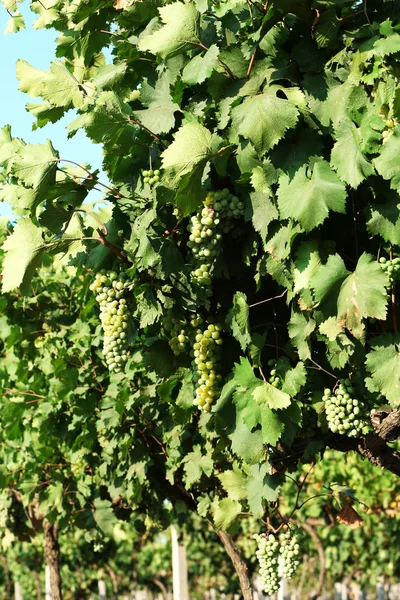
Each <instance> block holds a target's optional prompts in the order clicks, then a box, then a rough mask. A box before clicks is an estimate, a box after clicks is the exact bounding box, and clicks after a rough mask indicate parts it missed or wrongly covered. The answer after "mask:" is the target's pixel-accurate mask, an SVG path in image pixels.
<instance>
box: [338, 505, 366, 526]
mask: <svg viewBox="0 0 400 600" xmlns="http://www.w3.org/2000/svg"><path fill="white" fill-rule="evenodd" d="M337 520H338V521H339V523H344V524H345V525H349V527H351V529H357V527H360V526H361V523H362V522H363V519H362V517H361V515H359V514H358V512H357V511H356V510H354V508H353V507H352V506H350V504H345V505H344V506H343V508H342V510H341V511H340V513H339V514H338V516H337Z"/></svg>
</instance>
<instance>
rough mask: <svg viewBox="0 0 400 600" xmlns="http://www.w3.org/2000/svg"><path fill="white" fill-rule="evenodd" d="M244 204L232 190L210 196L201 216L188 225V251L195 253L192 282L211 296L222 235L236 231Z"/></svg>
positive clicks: (213, 193) (205, 202)
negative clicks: (235, 220)
mask: <svg viewBox="0 0 400 600" xmlns="http://www.w3.org/2000/svg"><path fill="white" fill-rule="evenodd" d="M243 209H244V204H243V202H241V201H240V200H239V198H238V197H237V196H233V195H232V194H230V192H229V190H228V189H223V190H221V191H218V192H210V193H209V194H208V196H207V198H206V199H205V201H204V203H203V208H202V210H201V212H199V213H197V214H196V215H194V216H193V217H192V218H191V221H190V224H189V225H188V231H189V234H190V235H189V241H188V247H189V248H190V249H191V252H192V263H193V267H194V268H193V271H192V279H193V281H194V282H195V283H197V284H198V285H199V286H200V287H201V288H203V289H204V290H205V292H206V293H207V295H210V294H211V292H210V289H209V288H210V286H211V282H212V274H213V268H214V262H215V259H216V257H217V255H218V253H219V251H220V249H221V240H222V234H223V233H227V232H229V231H230V230H231V229H232V228H233V227H234V224H233V220H234V219H238V218H240V217H241V216H242V215H243Z"/></svg>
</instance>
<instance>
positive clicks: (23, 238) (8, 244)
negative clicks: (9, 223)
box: [2, 219, 44, 294]
mask: <svg viewBox="0 0 400 600" xmlns="http://www.w3.org/2000/svg"><path fill="white" fill-rule="evenodd" d="M42 233H43V232H42V229H39V228H38V227H35V225H34V224H33V223H32V221H31V220H30V219H19V220H18V223H17V225H16V226H15V229H14V231H13V233H12V234H11V235H10V236H9V237H8V238H7V239H6V241H5V242H4V244H3V246H2V249H3V251H4V253H5V256H4V262H3V271H2V273H3V285H2V289H3V292H10V291H12V290H14V289H15V288H18V287H20V289H21V292H22V294H28V292H29V288H30V284H31V280H32V277H33V274H34V272H35V270H36V269H37V268H38V267H39V266H40V265H41V262H42V257H43V253H44V247H43V237H42Z"/></svg>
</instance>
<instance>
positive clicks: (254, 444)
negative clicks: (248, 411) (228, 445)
mask: <svg viewBox="0 0 400 600" xmlns="http://www.w3.org/2000/svg"><path fill="white" fill-rule="evenodd" d="M229 438H230V440H231V442H232V452H234V453H235V454H236V456H238V458H240V459H241V460H244V462H246V463H248V464H249V465H251V464H253V463H257V462H258V461H260V460H262V457H263V454H264V444H263V439H262V433H261V431H260V430H259V429H257V430H256V431H253V432H251V431H250V429H249V428H248V427H247V425H246V424H245V422H244V421H243V419H241V418H240V417H239V418H238V419H237V421H236V427H235V429H234V431H233V433H231V434H230V435H229Z"/></svg>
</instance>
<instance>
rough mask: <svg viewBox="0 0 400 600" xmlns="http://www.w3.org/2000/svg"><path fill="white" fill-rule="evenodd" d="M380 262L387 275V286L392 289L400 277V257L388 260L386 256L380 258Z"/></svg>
mask: <svg viewBox="0 0 400 600" xmlns="http://www.w3.org/2000/svg"><path fill="white" fill-rule="evenodd" d="M379 264H380V266H381V267H382V269H383V271H384V272H385V273H386V276H387V284H386V287H387V288H388V289H390V288H391V287H392V286H393V285H394V284H395V283H396V281H398V280H399V279H400V258H399V257H396V258H393V259H392V260H390V259H389V260H388V259H387V258H385V257H384V256H381V258H380V259H379Z"/></svg>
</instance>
